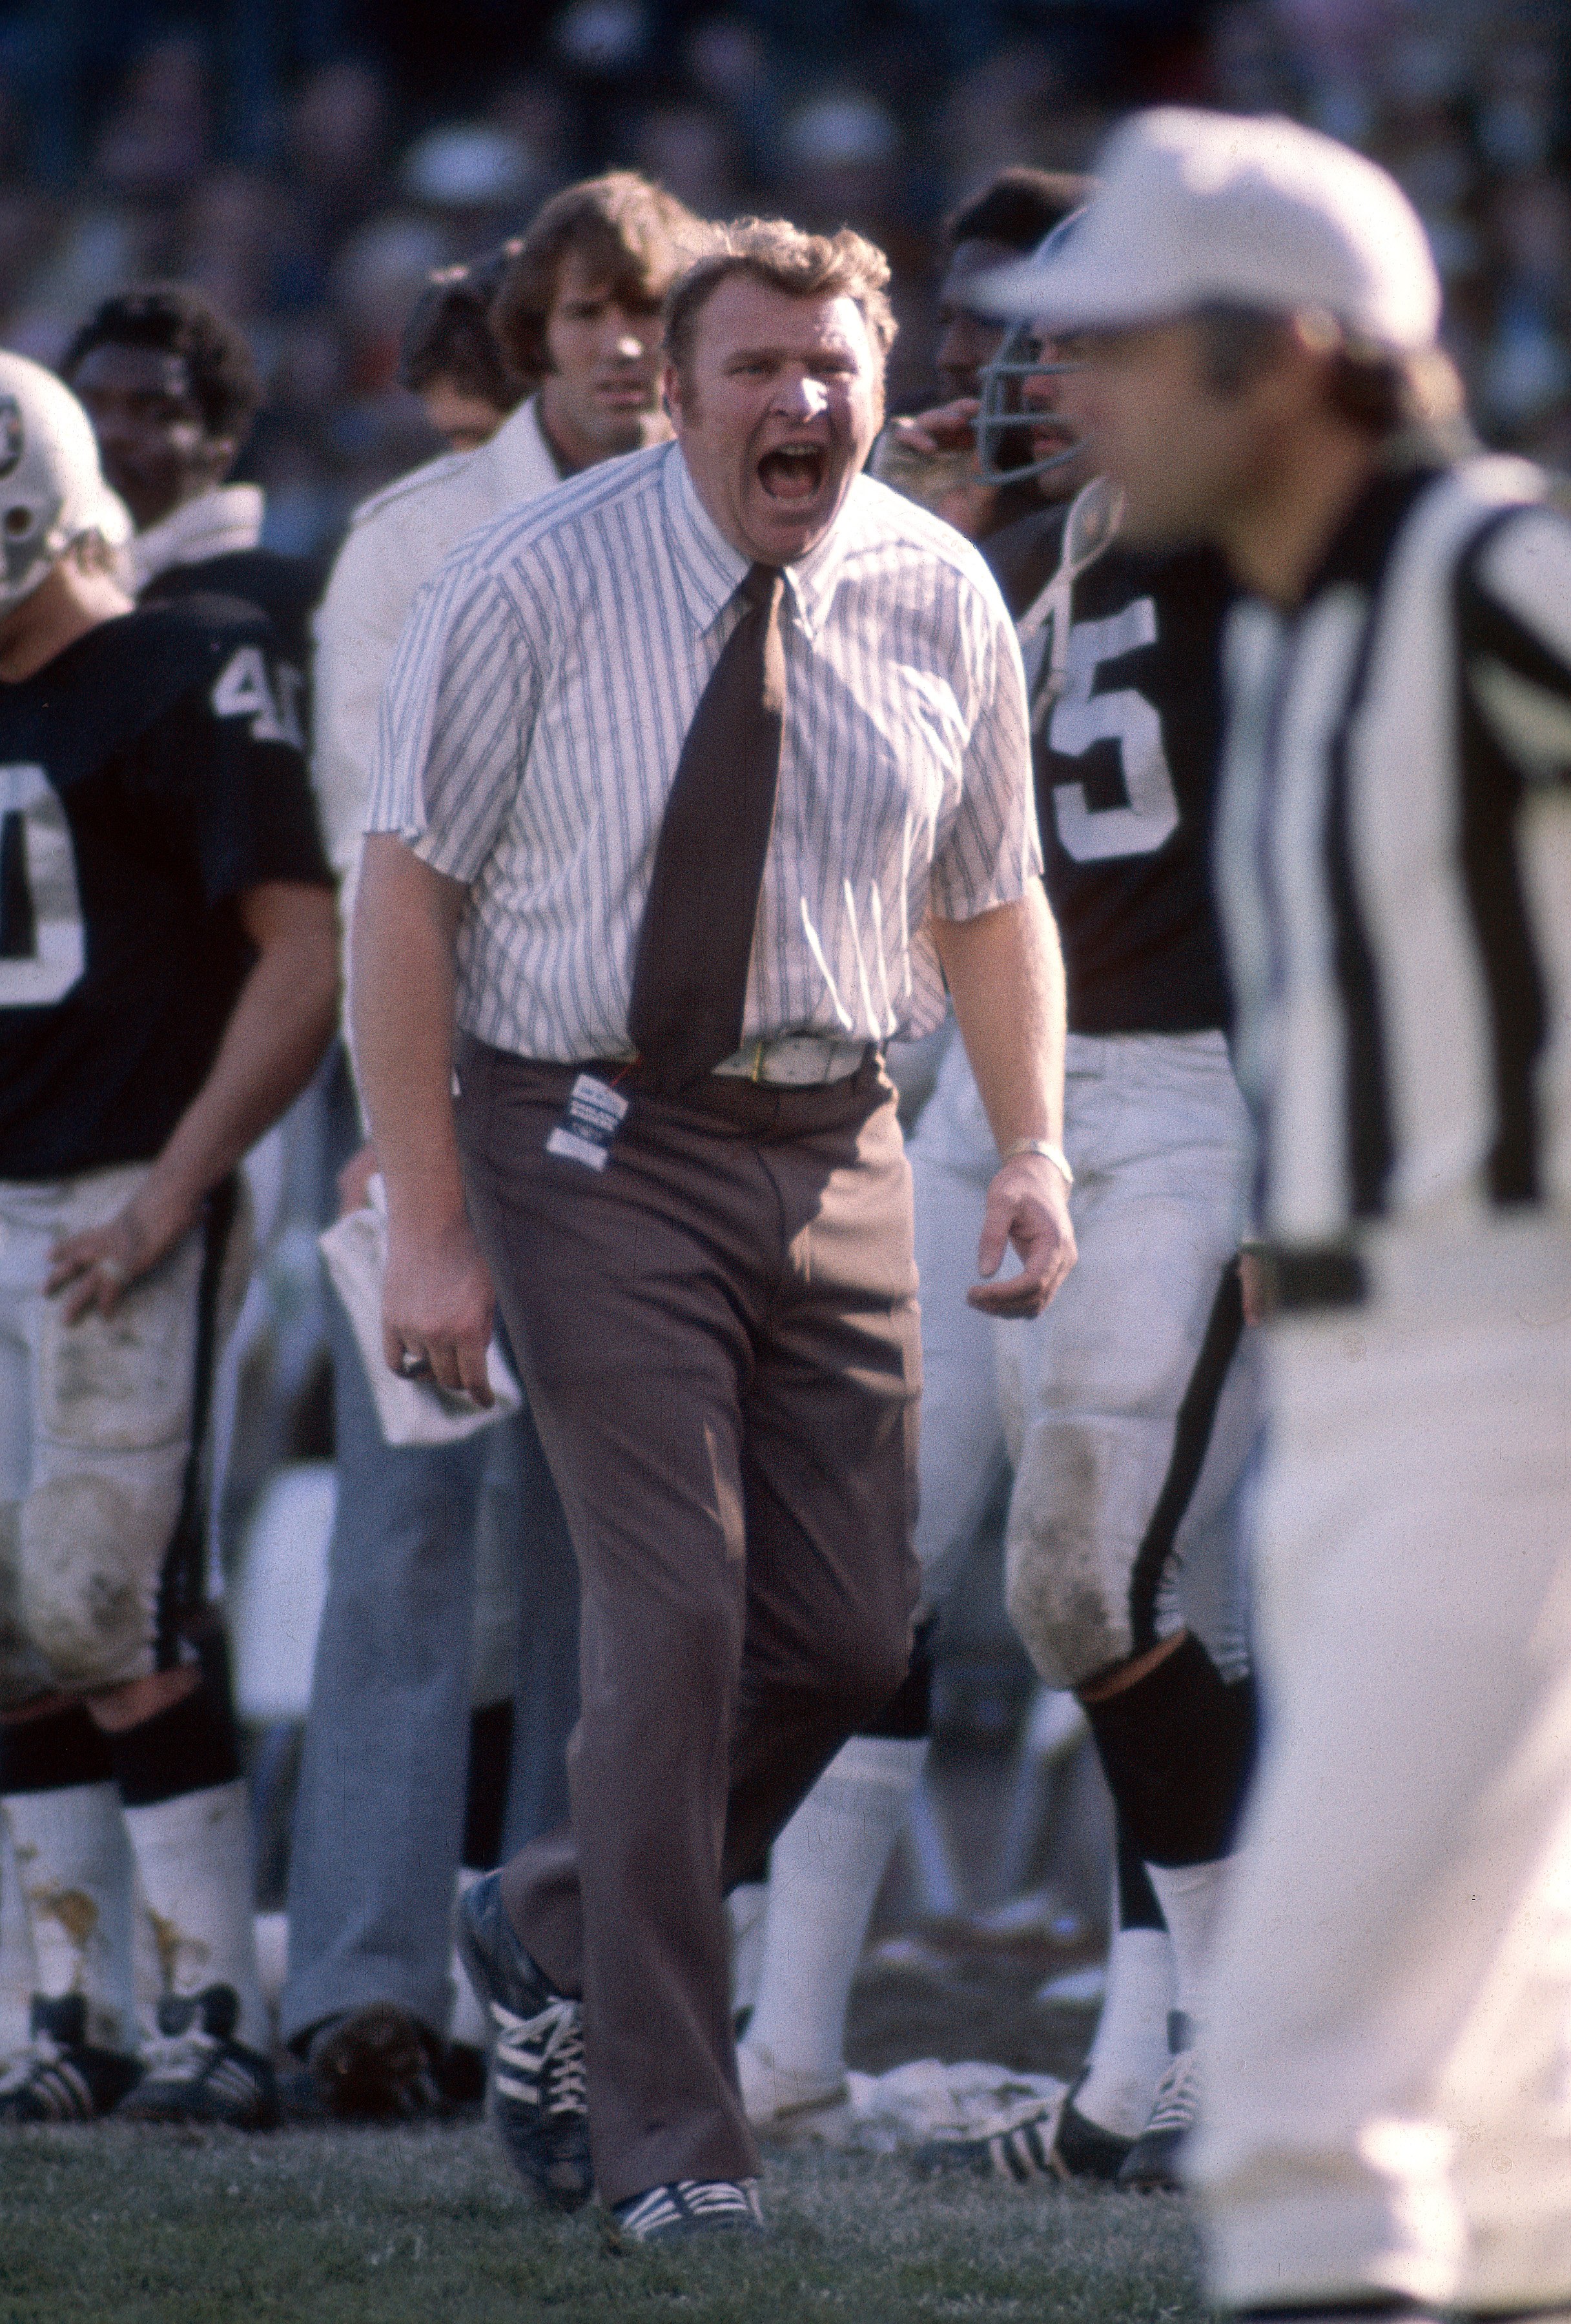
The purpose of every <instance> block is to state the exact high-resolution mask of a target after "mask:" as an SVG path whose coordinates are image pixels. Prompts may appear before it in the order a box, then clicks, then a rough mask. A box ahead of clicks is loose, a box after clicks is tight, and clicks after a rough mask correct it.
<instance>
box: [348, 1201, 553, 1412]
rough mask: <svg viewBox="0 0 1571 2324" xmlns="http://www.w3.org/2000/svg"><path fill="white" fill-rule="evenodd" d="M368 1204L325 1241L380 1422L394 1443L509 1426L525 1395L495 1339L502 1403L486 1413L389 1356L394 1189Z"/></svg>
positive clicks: (494, 1372)
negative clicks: (386, 1307) (385, 1325)
mask: <svg viewBox="0 0 1571 2324" xmlns="http://www.w3.org/2000/svg"><path fill="white" fill-rule="evenodd" d="M366 1193H367V1195H368V1198H369V1199H368V1201H367V1202H366V1203H364V1204H363V1205H362V1206H361V1208H360V1209H359V1210H357V1211H351V1212H350V1213H349V1214H348V1216H347V1218H342V1219H340V1220H339V1221H338V1222H337V1225H336V1226H330V1227H329V1228H328V1230H327V1232H326V1233H325V1234H320V1235H319V1236H318V1237H317V1240H318V1243H319V1245H320V1247H321V1253H322V1257H323V1258H324V1259H326V1260H327V1263H328V1275H329V1276H330V1277H331V1278H332V1284H333V1288H334V1290H335V1291H336V1292H337V1295H338V1296H339V1298H340V1299H341V1300H342V1301H343V1303H344V1310H345V1313H346V1314H347V1316H348V1318H349V1323H350V1325H351V1327H352V1329H353V1331H354V1333H355V1340H356V1346H357V1347H358V1348H359V1351H360V1360H361V1362H362V1363H363V1364H364V1365H365V1377H366V1379H367V1380H368V1381H369V1382H370V1384H371V1394H372V1397H373V1400H374V1403H375V1406H376V1416H377V1418H378V1420H380V1422H381V1423H382V1434H384V1436H385V1437H386V1439H387V1441H388V1443H390V1444H451V1443H456V1442H457V1439H458V1438H459V1437H462V1436H472V1435H473V1434H474V1433H475V1431H476V1429H477V1428H489V1427H490V1426H491V1425H492V1423H493V1422H494V1421H497V1420H505V1419H506V1418H507V1417H508V1416H509V1415H510V1414H511V1413H514V1412H516V1411H517V1410H518V1408H519V1406H520V1405H521V1404H522V1402H523V1390H522V1388H520V1387H519V1385H518V1382H517V1381H516V1380H515V1379H514V1378H513V1373H512V1370H511V1369H510V1368H509V1366H508V1362H507V1359H506V1358H505V1357H504V1354H503V1353H502V1351H501V1349H500V1348H499V1347H498V1346H497V1344H496V1342H495V1341H494V1340H493V1341H492V1342H491V1345H490V1347H489V1349H488V1350H487V1351H486V1357H485V1367H486V1377H487V1379H489V1380H490V1382H491V1393H492V1395H493V1396H494V1397H495V1399H496V1401H495V1403H494V1404H493V1405H490V1406H481V1405H477V1404H475V1403H473V1402H471V1400H470V1398H469V1397H467V1396H463V1395H455V1394H451V1393H449V1391H448V1389H447V1388H439V1387H438V1385H437V1383H436V1381H435V1380H428V1379H401V1378H400V1376H399V1374H398V1373H397V1372H394V1371H390V1370H389V1369H388V1367H387V1360H386V1358H385V1357H384V1355H383V1352H382V1287H383V1284H384V1281H385V1279H386V1276H387V1190H386V1188H385V1187H384V1185H383V1183H382V1180H381V1178H380V1177H375V1178H373V1179H372V1181H371V1183H370V1185H369V1186H368V1187H367V1189H366Z"/></svg>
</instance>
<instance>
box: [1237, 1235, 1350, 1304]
mask: <svg viewBox="0 0 1571 2324" xmlns="http://www.w3.org/2000/svg"><path fill="white" fill-rule="evenodd" d="M1249 1249H1250V1250H1251V1251H1252V1254H1253V1257H1254V1259H1255V1261H1256V1263H1257V1264H1258V1266H1259V1268H1260V1271H1261V1278H1262V1281H1263V1286H1264V1291H1265V1311H1266V1314H1268V1315H1303V1314H1313V1313H1314V1312H1315V1311H1316V1310H1317V1309H1318V1308H1326V1307H1362V1306H1363V1304H1364V1302H1365V1300H1366V1299H1367V1298H1368V1297H1369V1269H1368V1268H1367V1267H1366V1266H1365V1265H1364V1262H1363V1259H1361V1258H1360V1257H1359V1255H1358V1253H1357V1252H1356V1251H1352V1250H1346V1249H1345V1247H1344V1246H1343V1245H1341V1244H1340V1243H1320V1244H1315V1243H1308V1244H1298V1245H1297V1246H1294V1247H1289V1246H1286V1245H1283V1244H1280V1243H1277V1244H1272V1243H1252V1244H1250V1245H1249Z"/></svg>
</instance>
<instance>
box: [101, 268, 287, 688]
mask: <svg viewBox="0 0 1571 2324" xmlns="http://www.w3.org/2000/svg"><path fill="white" fill-rule="evenodd" d="M60 376H61V378H62V379H63V380H64V381H65V382H66V384H67V385H68V386H69V388H70V389H71V391H72V392H73V393H74V394H75V395H76V397H77V399H78V401H79V402H80V403H81V405H82V406H83V408H84V409H85V410H86V412H87V414H88V419H89V420H91V421H92V423H93V433H94V434H95V436H96V437H97V439H98V457H99V460H100V462H101V463H102V466H103V470H104V474H105V476H106V479H107V481H108V482H109V484H111V485H113V487H114V489H115V491H116V492H117V493H119V495H120V497H121V499H122V500H123V501H124V502H125V505H126V507H127V508H128V509H129V510H130V512H131V515H132V519H133V521H134V524H135V527H136V531H135V536H134V539H133V541H132V543H131V552H130V554H131V570H132V576H133V586H134V590H135V592H136V594H137V595H139V596H143V597H147V598H153V597H173V596H183V595H189V594H190V593H191V592H192V591H200V592H202V593H204V594H208V595H221V596H226V597H238V598H240V599H242V600H243V602H244V603H245V604H248V605H256V606H259V607H260V608H261V610H262V612H263V613H265V614H266V615H267V617H268V619H269V621H270V622H272V623H273V629H274V632H276V635H277V639H278V643H279V646H280V647H281V648H282V658H281V659H278V660H276V661H275V663H274V671H275V678H276V683H277V684H278V686H279V687H280V688H281V693H280V710H281V713H282V715H284V716H285V717H286V718H288V719H291V721H292V720H293V719H295V718H297V717H299V718H300V722H301V723H302V724H303V715H302V714H301V713H300V697H301V696H302V695H303V692H304V672H305V671H306V669H308V667H309V663H310V633H309V630H308V626H307V625H308V622H309V619H310V610H311V607H312V606H313V605H314V604H315V603H316V601H317V599H318V597H319V595H321V588H322V580H323V573H322V569H321V567H319V565H318V564H317V563H316V561H315V560H314V559H312V558H306V557H288V556H285V555H283V554H282V552H281V551H279V550H277V549H263V547H262V546H261V539H262V525H263V515H264V513H265V511H264V504H263V496H262V493H261V491H260V490H259V488H258V487H257V486H256V485H255V484H229V483H226V477H227V476H228V475H229V472H230V470H231V469H232V468H233V466H235V462H236V458H237V457H239V454H240V452H241V450H242V449H243V447H244V446H245V438H246V437H247V436H248V435H249V434H250V431H251V423H252V421H253V420H254V418H255V415H256V410H257V406H258V404H259V403H260V402H261V400H262V392H261V389H260V387H259V385H258V383H257V378H256V371H255V366H254V363H253V361H252V357H251V349H250V347H249V346H248V345H247V343H246V340H245V334H244V332H242V331H241V330H240V329H239V328H238V327H236V325H235V324H234V323H232V322H230V321H229V320H228V319H227V318H226V316H224V315H221V314H220V313H219V312H218V310H217V308H216V307H214V306H213V305H212V304H211V302H210V301H209V300H207V299H204V298H203V296H202V294H201V292H200V291H194V290H192V289H191V288H190V286H189V284H188V283H183V282H156V283H152V284H151V285H150V286H149V287H147V288H146V289H144V290H136V291H117V292H116V295H115V296H114V297H113V298H110V299H106V300H104V301H103V303H102V305H101V306H99V307H97V308H96V309H94V311H93V313H92V314H91V315H89V316H88V319H87V321H86V322H85V323H84V324H83V325H82V327H81V328H80V330H79V332H78V333H77V335H76V337H75V338H74V339H73V340H72V341H71V344H70V346H69V347H68V348H67V350H66V353H65V358H64V361H63V362H62V363H61V364H60Z"/></svg>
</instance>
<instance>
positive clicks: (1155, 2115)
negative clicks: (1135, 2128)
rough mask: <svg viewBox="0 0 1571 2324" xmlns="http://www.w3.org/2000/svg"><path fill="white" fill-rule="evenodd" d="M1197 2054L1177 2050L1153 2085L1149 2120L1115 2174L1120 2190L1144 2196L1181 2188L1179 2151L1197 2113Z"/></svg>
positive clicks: (1188, 2050)
mask: <svg viewBox="0 0 1571 2324" xmlns="http://www.w3.org/2000/svg"><path fill="white" fill-rule="evenodd" d="M1197 2055H1198V2053H1197V2051H1196V2050H1195V2049H1194V2048H1192V2047H1191V2048H1189V2049H1187V2050H1180V2051H1179V2052H1178V2055H1177V2056H1176V2057H1175V2058H1174V2060H1173V2061H1172V2063H1171V2064H1170V2065H1169V2068H1168V2070H1167V2072H1166V2073H1165V2074H1164V2075H1163V2076H1162V2079H1161V2080H1160V2082H1159V2083H1158V2084H1157V2094H1156V2097H1155V2098H1154V2100H1153V2101H1152V2104H1151V2116H1150V2119H1149V2120H1148V2121H1147V2123H1146V2126H1145V2128H1144V2129H1143V2130H1142V2131H1141V2135H1140V2136H1139V2137H1138V2138H1137V2139H1136V2140H1135V2142H1134V2144H1133V2145H1132V2147H1131V2149H1130V2151H1129V2153H1128V2154H1127V2156H1126V2157H1125V2158H1124V2163H1123V2168H1122V2170H1121V2171H1120V2172H1119V2174H1118V2183H1119V2185H1120V2186H1121V2187H1133V2188H1136V2189H1138V2190H1140V2191H1141V2193H1142V2194H1148V2195H1150V2194H1158V2193H1160V2192H1162V2191H1164V2190H1167V2191H1171V2192H1175V2193H1176V2192H1178V2190H1180V2189H1181V2188H1182V2187H1183V2184H1184V2179H1183V2173H1182V2172H1181V2171H1180V2169H1179V2167H1178V2166H1179V2157H1180V2152H1181V2149H1182V2147H1183V2144H1184V2141H1185V2140H1186V2138H1187V2136H1188V2135H1189V2133H1190V2132H1191V2131H1192V2130H1193V2129H1194V2127H1195V2117H1196V2116H1197V2114H1198V2112H1199V2110H1200V2078H1199V2074H1198V2071H1197Z"/></svg>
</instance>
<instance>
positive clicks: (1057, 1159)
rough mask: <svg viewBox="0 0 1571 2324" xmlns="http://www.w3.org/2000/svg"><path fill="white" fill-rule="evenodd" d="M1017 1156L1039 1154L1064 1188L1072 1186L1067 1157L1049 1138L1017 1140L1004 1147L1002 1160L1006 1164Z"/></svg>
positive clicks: (1072, 1180) (1073, 1179) (1071, 1172)
mask: <svg viewBox="0 0 1571 2324" xmlns="http://www.w3.org/2000/svg"><path fill="white" fill-rule="evenodd" d="M1017 1154H1040V1156H1041V1157H1042V1159H1043V1160H1044V1161H1046V1162H1050V1163H1051V1164H1052V1166H1053V1167H1054V1169H1055V1170H1056V1171H1057V1172H1058V1176H1060V1177H1061V1178H1062V1180H1063V1182H1064V1184H1065V1185H1066V1186H1072V1185H1074V1183H1075V1173H1074V1172H1073V1170H1071V1169H1070V1167H1069V1157H1068V1156H1067V1154H1066V1153H1065V1151H1064V1149H1063V1148H1062V1147H1061V1146H1055V1145H1054V1144H1053V1141H1052V1139H1050V1138H1017V1139H1015V1141H1014V1143H1013V1145H1012V1146H1008V1147H1005V1148H1004V1153H1003V1158H1004V1160H1005V1161H1006V1162H1012V1161H1013V1160H1014V1157H1015V1156H1016V1155H1017Z"/></svg>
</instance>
